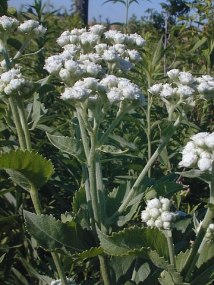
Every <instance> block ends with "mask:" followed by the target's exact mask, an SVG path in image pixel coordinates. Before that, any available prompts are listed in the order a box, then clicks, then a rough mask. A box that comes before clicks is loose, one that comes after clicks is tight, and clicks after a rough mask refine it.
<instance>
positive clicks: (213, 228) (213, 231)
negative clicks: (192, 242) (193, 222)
mask: <svg viewBox="0 0 214 285" xmlns="http://www.w3.org/2000/svg"><path fill="white" fill-rule="evenodd" d="M205 238H206V239H207V241H212V240H213V239H214V224H209V227H208V229H207V232H206V234H205Z"/></svg>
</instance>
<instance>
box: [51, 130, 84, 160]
mask: <svg viewBox="0 0 214 285" xmlns="http://www.w3.org/2000/svg"><path fill="white" fill-rule="evenodd" d="M47 137H48V139H49V141H50V142H51V143H52V144H53V145H54V146H55V147H57V148H58V149H60V150H61V151H63V152H66V153H68V154H70V155H72V156H74V157H76V158H77V159H78V160H80V161H85V157H84V152H83V148H82V144H81V143H80V141H78V140H76V139H75V138H71V137H64V136H56V135H51V134H48V133H47Z"/></svg>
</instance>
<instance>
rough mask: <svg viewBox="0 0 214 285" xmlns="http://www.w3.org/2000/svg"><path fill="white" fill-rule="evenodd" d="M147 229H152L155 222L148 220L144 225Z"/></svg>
mask: <svg viewBox="0 0 214 285" xmlns="http://www.w3.org/2000/svg"><path fill="white" fill-rule="evenodd" d="M146 224H147V226H148V227H150V228H153V227H154V226H155V222H154V220H152V219H150V220H148V222H147V223H146Z"/></svg>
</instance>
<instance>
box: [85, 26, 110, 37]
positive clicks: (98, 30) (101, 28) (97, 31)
mask: <svg viewBox="0 0 214 285" xmlns="http://www.w3.org/2000/svg"><path fill="white" fill-rule="evenodd" d="M105 29H106V28H105V26H103V25H94V26H91V27H90V28H89V31H90V32H92V33H93V34H97V35H102V34H103V33H104V31H105Z"/></svg>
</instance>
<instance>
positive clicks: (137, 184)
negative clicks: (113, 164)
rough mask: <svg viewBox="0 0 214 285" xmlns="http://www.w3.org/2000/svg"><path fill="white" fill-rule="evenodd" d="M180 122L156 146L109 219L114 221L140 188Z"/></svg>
mask: <svg viewBox="0 0 214 285" xmlns="http://www.w3.org/2000/svg"><path fill="white" fill-rule="evenodd" d="M179 123H180V121H179V119H177V121H176V122H175V123H174V131H173V132H172V133H171V134H170V135H168V136H166V137H164V138H163V139H162V142H161V144H160V145H159V146H158V148H157V149H156V151H155V152H154V153H153V155H152V156H151V158H150V160H149V161H148V162H147V164H146V165H145V167H144V168H143V170H142V171H141V173H140V175H139V176H138V178H137V179H136V181H135V183H134V185H133V186H132V188H131V190H130V191H129V193H128V195H127V196H126V198H125V199H124V201H123V202H122V204H121V205H120V207H119V209H118V210H117V212H116V213H115V214H114V215H113V216H112V217H110V220H111V219H114V218H115V217H116V216H118V215H119V214H121V213H122V212H123V211H124V210H125V209H126V207H127V206H128V204H129V202H130V201H131V199H132V198H133V196H134V194H135V191H136V189H137V188H138V187H139V186H140V184H141V183H142V181H143V179H144V178H145V176H146V174H147V172H148V170H149V169H150V168H151V167H152V165H153V164H154V162H155V161H156V159H157V158H158V156H159V155H160V153H161V152H162V150H163V149H164V147H165V146H166V145H167V143H168V142H169V140H170V138H171V137H172V135H173V134H174V132H175V128H176V127H177V126H178V125H179Z"/></svg>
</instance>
